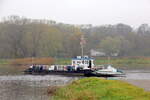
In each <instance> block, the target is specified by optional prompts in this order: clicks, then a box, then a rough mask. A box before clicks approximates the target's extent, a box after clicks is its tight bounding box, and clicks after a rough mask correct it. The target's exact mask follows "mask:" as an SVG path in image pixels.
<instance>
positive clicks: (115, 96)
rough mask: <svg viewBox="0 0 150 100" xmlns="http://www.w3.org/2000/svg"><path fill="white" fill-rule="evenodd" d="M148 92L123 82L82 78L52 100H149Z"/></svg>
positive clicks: (63, 88) (149, 93) (62, 89)
mask: <svg viewBox="0 0 150 100" xmlns="http://www.w3.org/2000/svg"><path fill="white" fill-rule="evenodd" d="M149 98H150V92H146V91H144V89H142V88H138V87H136V86H133V85H131V84H128V83H126V82H124V81H119V80H105V79H100V78H83V79H80V80H77V81H73V82H72V83H71V84H69V85H67V86H64V87H62V88H59V89H58V90H57V91H56V92H55V95H54V96H53V99H54V100H149Z"/></svg>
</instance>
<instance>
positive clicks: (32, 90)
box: [0, 75, 79, 100]
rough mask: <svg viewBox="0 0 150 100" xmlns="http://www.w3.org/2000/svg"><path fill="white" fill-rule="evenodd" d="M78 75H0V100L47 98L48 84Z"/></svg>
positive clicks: (41, 99) (65, 81) (67, 81)
mask: <svg viewBox="0 0 150 100" xmlns="http://www.w3.org/2000/svg"><path fill="white" fill-rule="evenodd" d="M77 79H79V77H64V76H54V75H50V76H32V75H19V76H0V100H49V97H48V96H47V87H48V86H58V85H65V84H68V83H70V82H71V81H73V80H77Z"/></svg>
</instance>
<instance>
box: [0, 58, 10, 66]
mask: <svg viewBox="0 0 150 100" xmlns="http://www.w3.org/2000/svg"><path fill="white" fill-rule="evenodd" d="M2 64H9V60H7V59H0V65H2Z"/></svg>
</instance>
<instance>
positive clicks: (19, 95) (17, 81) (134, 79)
mask: <svg viewBox="0 0 150 100" xmlns="http://www.w3.org/2000/svg"><path fill="white" fill-rule="evenodd" d="M79 78H82V77H67V76H60V75H44V76H40V75H35V76H34V75H2V76H0V100H50V96H48V95H47V88H48V87H49V86H60V85H65V84H68V83H70V82H72V81H73V80H77V79H79ZM118 79H119V80H123V81H127V82H129V83H131V84H134V85H137V86H139V87H142V88H144V89H146V90H150V86H149V84H150V72H149V71H142V70H134V71H126V77H122V78H118ZM147 82H148V83H147ZM142 84H143V86H142Z"/></svg>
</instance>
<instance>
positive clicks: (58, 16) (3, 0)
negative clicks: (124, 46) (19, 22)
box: [0, 0, 150, 27]
mask: <svg viewBox="0 0 150 100" xmlns="http://www.w3.org/2000/svg"><path fill="white" fill-rule="evenodd" d="M9 15H19V16H25V17H28V18H36V19H51V20H55V21H57V22H63V23H68V24H93V25H103V24H117V23H124V24H128V25H131V26H133V27H138V26H139V25H140V24H142V23H148V24H150V0H0V18H2V17H4V16H9Z"/></svg>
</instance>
